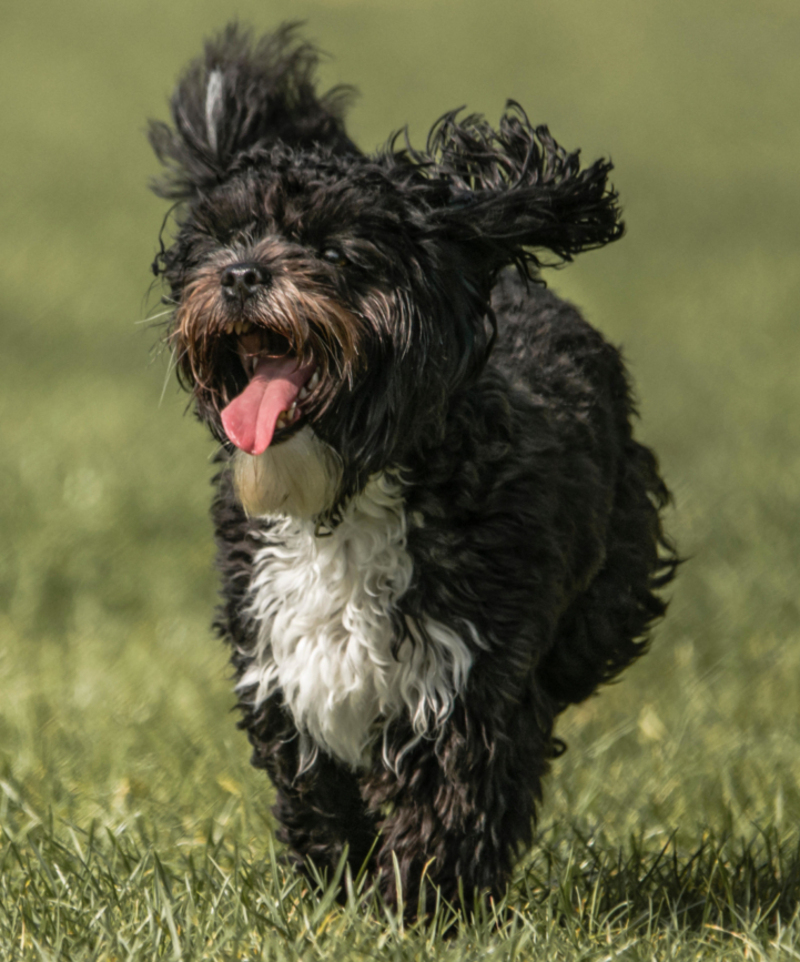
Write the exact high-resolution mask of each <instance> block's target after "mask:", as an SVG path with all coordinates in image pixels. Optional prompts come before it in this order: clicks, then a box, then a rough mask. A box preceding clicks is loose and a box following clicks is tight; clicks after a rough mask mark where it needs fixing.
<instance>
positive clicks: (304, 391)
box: [297, 384, 309, 401]
mask: <svg viewBox="0 0 800 962" xmlns="http://www.w3.org/2000/svg"><path fill="white" fill-rule="evenodd" d="M308 394H309V391H308V388H307V387H306V386H305V384H304V385H303V386H302V387H301V388H300V393H299V394H298V395H297V396H298V397H299V398H300V400H301V401H304V400H305V399H306V398H307V397H308Z"/></svg>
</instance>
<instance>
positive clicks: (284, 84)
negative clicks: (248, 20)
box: [148, 23, 358, 200]
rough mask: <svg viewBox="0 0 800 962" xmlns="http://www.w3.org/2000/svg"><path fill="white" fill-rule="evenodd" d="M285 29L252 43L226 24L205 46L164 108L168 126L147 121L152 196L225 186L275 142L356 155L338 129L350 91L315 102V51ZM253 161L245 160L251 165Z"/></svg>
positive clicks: (337, 90)
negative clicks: (160, 167)
mask: <svg viewBox="0 0 800 962" xmlns="http://www.w3.org/2000/svg"><path fill="white" fill-rule="evenodd" d="M298 26H299V25H298V24H296V23H288V24H284V25H283V26H282V27H280V28H279V29H278V30H277V31H275V33H272V34H267V35H265V36H263V37H261V38H259V39H258V40H255V39H254V38H253V35H252V32H251V31H250V30H248V29H246V28H243V27H241V26H240V25H239V24H237V23H230V24H228V26H227V27H226V28H225V29H224V30H223V31H222V33H221V34H219V36H217V37H215V38H213V39H212V40H209V41H208V42H207V43H206V47H205V52H204V54H203V56H201V57H198V58H197V59H196V60H194V61H193V62H192V63H191V64H190V65H189V67H188V69H187V70H186V73H185V74H184V75H183V77H182V78H181V80H180V81H179V83H178V86H177V88H176V90H175V93H174V94H173V95H172V99H171V101H170V108H171V113H172V121H173V126H172V127H170V126H169V124H166V123H163V122H162V121H157V120H151V121H150V124H149V130H148V136H149V139H150V143H151V144H152V146H153V149H154V150H155V152H156V155H157V156H158V159H159V160H160V161H161V162H162V163H163V164H164V165H165V167H166V168H167V171H166V173H165V174H164V176H163V177H162V178H161V179H159V180H158V181H156V182H155V183H154V184H153V189H154V190H155V192H156V193H157V194H159V196H161V197H167V198H172V199H178V200H182V199H186V198H188V197H191V196H192V195H194V194H195V193H196V192H198V191H202V190H207V189H209V188H211V187H214V186H215V185H217V184H219V183H222V182H223V181H224V180H226V179H227V178H228V177H229V176H230V175H231V173H233V172H234V171H235V170H236V169H237V168H238V166H240V165H241V163H242V161H243V160H245V159H246V157H247V155H248V154H250V155H254V154H256V153H261V154H262V155H263V154H264V153H265V152H267V151H269V150H270V149H271V148H272V147H274V146H275V145H276V144H277V143H278V142H281V143H283V144H285V145H286V146H288V147H289V148H295V149H308V148H311V147H314V146H322V147H323V148H325V149H327V150H329V151H331V152H332V153H337V154H342V153H345V154H346V153H358V148H357V147H356V146H355V144H353V142H352V141H351V140H350V139H349V137H348V136H347V134H346V133H345V129H344V122H343V116H344V112H345V108H346V107H347V104H348V102H349V100H350V99H351V97H352V95H353V88H351V87H343V86H339V87H334V88H333V89H332V90H329V91H328V92H327V93H325V94H323V95H318V94H317V91H316V85H315V77H314V74H315V71H316V67H317V64H318V62H319V56H320V55H319V51H318V50H317V49H316V48H315V47H314V46H313V45H312V44H310V43H307V42H304V41H301V40H299V39H298V37H297V29H298ZM252 159H254V158H253V157H252V156H251V162H252Z"/></svg>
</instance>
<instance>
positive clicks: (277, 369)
mask: <svg viewBox="0 0 800 962" xmlns="http://www.w3.org/2000/svg"><path fill="white" fill-rule="evenodd" d="M225 333H226V334H235V335H237V336H238V352H239V358H240V360H241V362H242V367H243V368H244V371H245V374H246V375H247V376H248V378H249V379H250V380H249V383H248V385H247V387H246V388H245V389H244V390H243V391H242V392H241V394H239V395H237V396H236V397H235V398H234V399H233V400H232V401H231V402H230V404H228V405H227V406H226V407H225V408H224V409H223V411H222V426H223V427H224V428H225V434H226V435H227V436H228V439H229V440H230V441H231V442H232V443H233V444H235V445H236V447H237V448H240V449H241V450H242V451H245V452H246V453H247V454H252V455H259V454H263V452H264V451H266V450H267V448H268V447H269V446H270V444H271V443H272V439H273V437H274V436H275V432H276V431H280V430H281V429H283V428H287V427H290V426H291V425H292V424H294V423H295V422H296V421H297V420H298V419H299V418H300V417H301V410H300V408H301V405H302V402H303V401H304V400H305V399H306V398H307V397H308V396H309V395H310V394H311V392H312V391H313V390H314V388H315V386H316V383H317V382H318V381H319V373H318V372H317V371H316V364H315V363H314V361H313V360H312V361H307V362H303V361H301V359H300V358H298V357H297V355H296V354H294V353H293V352H292V346H291V344H290V342H289V340H288V338H286V337H284V336H283V335H282V334H279V333H277V332H275V331H270V330H267V329H266V328H263V327H260V326H256V325H254V324H251V323H250V322H249V321H236V322H235V323H231V324H229V325H228V326H227V327H226V328H225Z"/></svg>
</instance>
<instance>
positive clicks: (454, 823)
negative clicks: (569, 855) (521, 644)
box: [365, 684, 553, 916]
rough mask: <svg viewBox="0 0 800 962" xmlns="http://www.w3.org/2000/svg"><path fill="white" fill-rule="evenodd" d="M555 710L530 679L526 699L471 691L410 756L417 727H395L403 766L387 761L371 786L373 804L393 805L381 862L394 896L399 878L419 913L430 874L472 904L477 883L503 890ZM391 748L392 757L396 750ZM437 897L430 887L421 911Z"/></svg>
mask: <svg viewBox="0 0 800 962" xmlns="http://www.w3.org/2000/svg"><path fill="white" fill-rule="evenodd" d="M481 702H482V704H481ZM476 703H477V704H476ZM552 718H553V713H552V711H551V710H550V706H549V704H548V702H547V699H546V698H544V697H542V696H541V695H540V693H535V692H534V690H533V685H532V684H531V686H530V689H529V691H528V693H527V694H526V695H525V696H524V698H523V700H522V701H513V702H508V701H506V702H504V701H503V699H502V697H500V696H499V695H497V694H496V693H495V697H494V698H492V700H491V701H488V700H485V699H484V698H480V697H475V698H473V699H467V698H465V699H464V701H463V702H459V703H457V705H456V707H455V709H454V711H453V712H452V714H451V716H450V718H449V719H448V720H447V722H446V723H445V725H444V726H443V728H442V729H441V731H440V732H439V735H438V737H437V738H436V739H435V740H426V741H422V742H419V743H418V744H416V745H415V746H414V747H413V748H410V749H408V750H407V751H406V752H405V753H403V754H401V752H402V743H403V738H404V737H405V736H407V735H408V734H409V730H408V729H406V730H405V731H401V726H395V728H394V729H393V730H392V732H391V735H392V738H393V740H394V743H395V746H396V747H397V749H398V753H397V755H396V756H395V757H396V759H397V764H396V770H395V771H392V770H390V769H389V767H388V766H386V767H384V769H383V771H382V772H381V773H380V774H377V775H376V776H375V777H374V778H373V779H372V780H371V782H370V783H369V784H368V786H367V788H366V791H365V794H366V797H367V799H368V801H369V803H370V807H371V808H372V809H373V810H378V809H382V810H383V811H384V812H386V813H387V814H386V815H385V817H384V819H383V822H382V824H381V838H380V843H379V849H378V852H377V856H376V867H377V872H378V876H379V880H380V887H381V891H382V894H383V895H384V897H385V898H386V900H387V901H388V902H389V904H394V905H397V904H398V902H399V899H398V895H399V893H398V891H397V881H398V879H399V882H400V885H401V886H402V899H403V902H404V905H405V908H406V913H407V915H409V916H414V915H415V914H416V912H417V906H418V902H419V894H420V885H421V881H422V878H423V875H424V877H425V879H426V880H428V881H430V882H433V883H434V884H435V885H437V886H439V887H440V889H441V893H442V895H443V896H444V898H446V899H447V900H448V901H450V902H451V904H454V905H457V904H458V902H459V900H460V897H461V893H462V892H463V895H464V898H465V899H466V900H467V907H470V906H471V905H472V899H473V897H474V893H475V892H476V891H477V892H481V893H485V892H488V893H489V894H491V895H495V896H499V895H500V894H502V892H503V890H504V888H505V885H506V883H507V881H508V878H509V875H510V871H511V867H512V864H513V859H514V857H515V855H516V853H517V850H518V849H519V847H520V846H521V845H527V844H530V841H531V834H532V828H533V819H534V813H535V805H536V802H537V801H538V800H539V799H540V797H541V788H540V784H541V778H542V776H543V775H544V774H545V772H546V771H547V768H548V764H549V763H548V759H549V758H550V757H551V756H552V743H551V730H552ZM385 754H388V757H389V759H390V760H391V751H390V752H388V753H385ZM434 902H435V892H434V891H433V888H432V886H431V885H428V886H427V890H426V896H425V904H424V905H423V906H422V911H430V910H431V908H432V906H433V903H434Z"/></svg>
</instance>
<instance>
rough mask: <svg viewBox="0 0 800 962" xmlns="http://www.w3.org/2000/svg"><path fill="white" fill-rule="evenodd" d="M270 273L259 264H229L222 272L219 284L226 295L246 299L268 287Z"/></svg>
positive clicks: (270, 277) (270, 279) (270, 278)
mask: <svg viewBox="0 0 800 962" xmlns="http://www.w3.org/2000/svg"><path fill="white" fill-rule="evenodd" d="M271 281H272V275H271V274H270V272H269V271H268V270H266V268H264V267H262V266H261V265H260V264H251V263H242V264H231V265H230V267H226V268H225V270H224V271H223V272H222V277H221V278H220V284H221V285H222V290H223V292H224V294H225V295H226V297H230V298H232V299H236V300H241V301H243V300H246V299H247V298H248V297H255V295H256V294H258V292H259V291H261V290H264V288H266V287H268V286H269V284H270V282H271Z"/></svg>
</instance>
